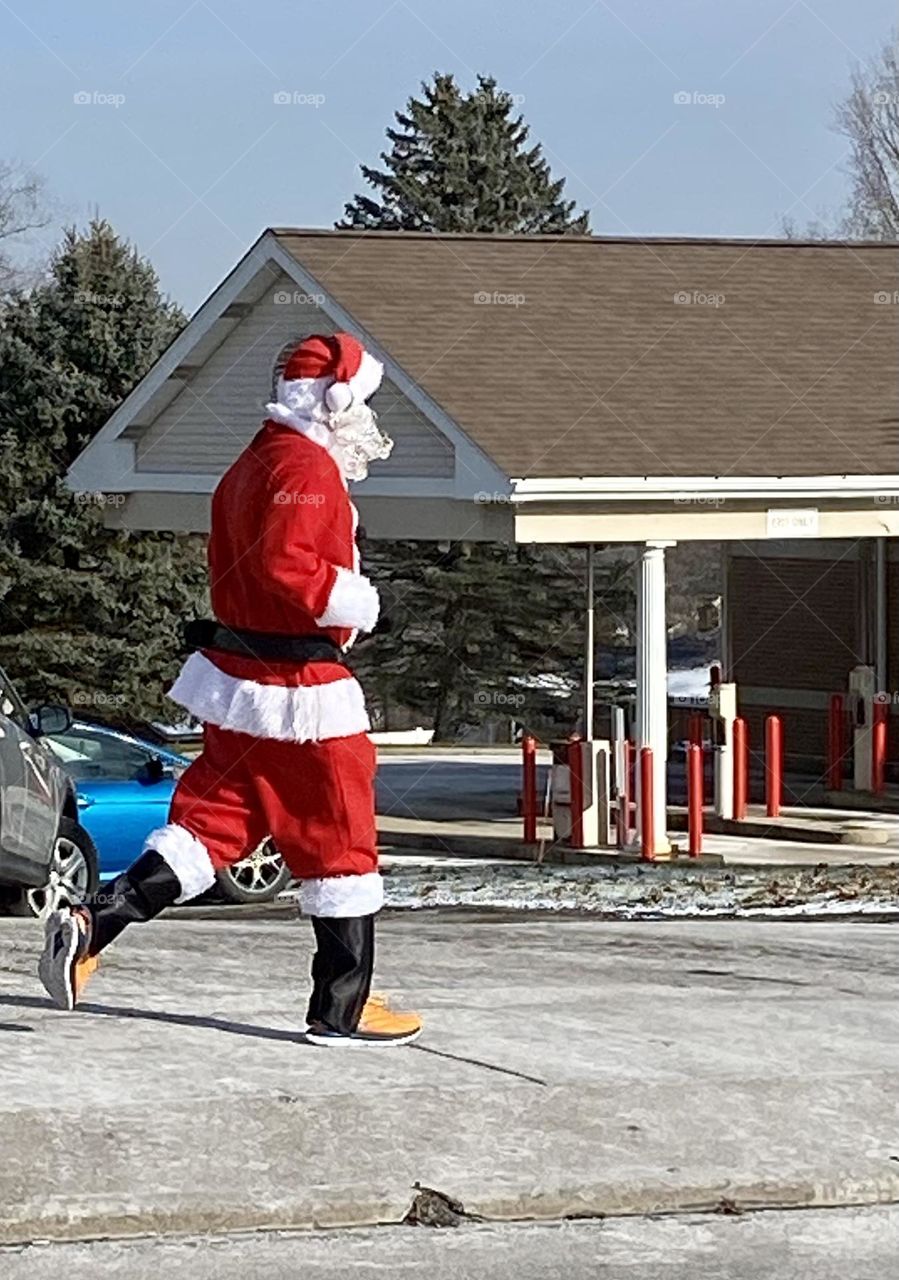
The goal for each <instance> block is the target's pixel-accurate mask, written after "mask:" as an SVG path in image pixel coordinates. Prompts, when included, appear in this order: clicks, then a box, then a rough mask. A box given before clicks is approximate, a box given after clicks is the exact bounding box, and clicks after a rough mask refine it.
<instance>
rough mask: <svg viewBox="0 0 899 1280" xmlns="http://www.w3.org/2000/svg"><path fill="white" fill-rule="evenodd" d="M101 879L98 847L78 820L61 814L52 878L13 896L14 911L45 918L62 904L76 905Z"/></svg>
mask: <svg viewBox="0 0 899 1280" xmlns="http://www.w3.org/2000/svg"><path fill="white" fill-rule="evenodd" d="M99 883H100V873H99V863H98V860H97V850H96V848H95V846H94V842H93V840H92V839H91V838H90V836H89V835H88V834H87V832H86V831H85V829H84V827H82V826H80V825H79V823H77V822H73V821H72V819H71V818H60V820H59V831H58V832H57V834H56V843H55V845H54V846H53V861H52V862H51V864H50V879H49V880H48V881H47V883H46V884H45V885H44V886H43V888H41V889H23V890H22V892H21V893H20V894H19V896H18V897H17V898H15V899H14V900H13V902H12V903H11V906H10V910H11V911H12V913H13V915H19V916H36V917H37V918H38V919H39V920H43V919H45V918H46V916H48V915H49V914H50V912H51V911H56V910H57V909H58V908H59V907H64V906H74V905H75V904H76V903H78V902H83V901H84V899H85V898H86V897H87V896H88V894H91V893H93V892H94V890H95V889H96V888H97V885H98V884H99Z"/></svg>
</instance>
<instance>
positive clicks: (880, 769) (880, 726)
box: [871, 702, 890, 796]
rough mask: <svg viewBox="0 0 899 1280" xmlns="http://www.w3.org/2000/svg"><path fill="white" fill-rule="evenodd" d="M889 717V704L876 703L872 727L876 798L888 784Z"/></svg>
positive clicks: (873, 779)
mask: <svg viewBox="0 0 899 1280" xmlns="http://www.w3.org/2000/svg"><path fill="white" fill-rule="evenodd" d="M889 716H890V708H889V704H888V703H886V702H875V704H874V723H873V725H872V726H871V790H872V792H873V793H874V795H876V796H879V795H882V794H883V788H884V785H885V783H886V772H887V735H888V732H889V724H890V720H889Z"/></svg>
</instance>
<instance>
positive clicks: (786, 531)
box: [768, 507, 818, 538]
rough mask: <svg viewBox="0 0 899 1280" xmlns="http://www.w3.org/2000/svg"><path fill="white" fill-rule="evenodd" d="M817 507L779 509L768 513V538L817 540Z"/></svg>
mask: <svg viewBox="0 0 899 1280" xmlns="http://www.w3.org/2000/svg"><path fill="white" fill-rule="evenodd" d="M817 536H818V508H817V507H779V508H776V509H773V510H769V511H768V537H769V538H817Z"/></svg>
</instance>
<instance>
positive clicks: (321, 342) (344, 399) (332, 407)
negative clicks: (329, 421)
mask: <svg viewBox="0 0 899 1280" xmlns="http://www.w3.org/2000/svg"><path fill="white" fill-rule="evenodd" d="M383 374H384V367H383V365H382V364H381V363H380V361H378V360H376V359H375V358H374V356H372V355H370V354H369V353H368V352H367V351H366V350H365V348H364V347H363V345H362V343H361V342H359V341H358V339H357V338H354V337H353V335H352V334H350V333H333V334H319V333H314V334H311V335H310V336H309V337H308V338H304V339H303V341H302V342H301V343H300V345H299V346H298V347H297V348H296V350H295V351H293V352H292V353H291V354H290V355H289V356H288V358H287V361H286V363H285V365H284V368H283V370H282V373H281V377H280V378H279V379H278V401H279V403H280V404H281V405H283V406H286V408H287V409H289V410H290V412H291V413H292V414H296V415H297V416H299V417H315V418H317V419H319V420H320V419H321V418H322V416H327V415H328V414H330V413H335V412H336V413H340V412H342V411H344V410H346V409H349V408H350V406H351V405H354V404H361V403H364V401H366V400H367V399H368V398H369V397H370V396H373V395H374V393H375V392H376V391H377V389H378V387H379V386H380V385H381V378H382V377H383Z"/></svg>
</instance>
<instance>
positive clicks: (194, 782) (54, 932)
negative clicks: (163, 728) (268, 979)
mask: <svg viewBox="0 0 899 1280" xmlns="http://www.w3.org/2000/svg"><path fill="white" fill-rule="evenodd" d="M240 737H241V735H237V734H230V733H223V731H222V730H220V729H217V728H215V727H214V726H212V725H209V726H207V728H206V731H205V738H204V747H203V752H202V754H201V755H200V756H199V757H198V758H197V759H196V760H195V761H194V762H193V763H192V764H191V765H190V767H189V768H188V769H187V770H186V772H185V773H184V774H183V776H182V777H181V778H180V779H179V781H178V784H177V786H176V788H175V792H174V795H173V797H172V803H171V807H170V811H169V821H168V822H167V823H166V825H165V826H164V827H160V828H158V830H156V831H152V832H151V833H150V835H149V836H148V837H147V840H146V844H145V846H144V850H143V852H142V853H141V855H140V857H139V858H138V859H137V860H136V861H135V862H133V863H132V864H131V866H130V867H129V868H128V870H127V871H125V872H123V873H122V874H121V875H119V876H116V878H115V879H114V880H113V881H112V882H111V883H109V884H106V885H103V886H101V888H100V889H99V890H98V891H97V892H96V893H95V894H92V895H91V896H90V897H89V898H88V899H87V900H86V901H85V902H84V903H82V904H81V905H80V906H77V907H74V908H71V909H68V908H67V909H64V910H62V911H58V912H54V913H53V915H52V916H51V917H50V919H49V920H48V922H47V939H46V944H45V947H44V953H43V955H42V956H41V960H40V964H39V966H38V972H39V975H40V978H41V981H42V982H43V984H44V986H45V988H46V989H47V991H48V993H49V994H50V996H51V998H52V999H53V1000H54V1002H55V1003H56V1004H57V1005H58V1006H59V1007H60V1008H65V1009H71V1008H73V1007H74V1004H75V1001H76V1000H77V998H78V995H79V993H80V991H81V990H82V989H83V987H84V984H85V982H86V981H87V979H88V978H89V977H90V975H91V974H92V973H93V971H94V970H95V969H96V967H97V956H98V955H99V953H100V952H101V951H102V950H103V949H104V948H105V947H107V946H109V944H110V943H111V942H113V941H114V940H115V939H116V938H117V937H118V936H119V934H120V933H121V932H122V930H123V929H125V928H126V926H127V925H129V924H139V923H145V922H146V921H148V920H153V919H155V917H156V916H158V915H159V913H160V912H161V911H164V910H165V908H166V907H170V906H172V905H174V904H176V903H180V902H189V901H190V900H191V899H192V898H196V897H198V896H199V895H200V894H202V893H205V892H206V890H207V889H209V888H211V887H212V885H213V884H214V882H215V871H216V869H217V868H218V867H220V866H225V865H227V864H228V863H230V862H237V861H239V860H240V858H242V857H244V856H245V854H246V853H247V852H248V851H249V850H251V849H253V848H254V847H255V845H256V844H258V843H259V841H260V840H261V839H262V838H263V836H264V835H265V834H266V831H265V820H264V817H263V816H262V814H261V811H260V810H259V809H258V805H257V803H256V798H255V794H254V792H253V788H252V785H251V783H250V779H249V774H248V771H247V764H246V756H247V743H248V742H251V741H252V740H251V739H247V740H244V741H233V739H238V738H240Z"/></svg>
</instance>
